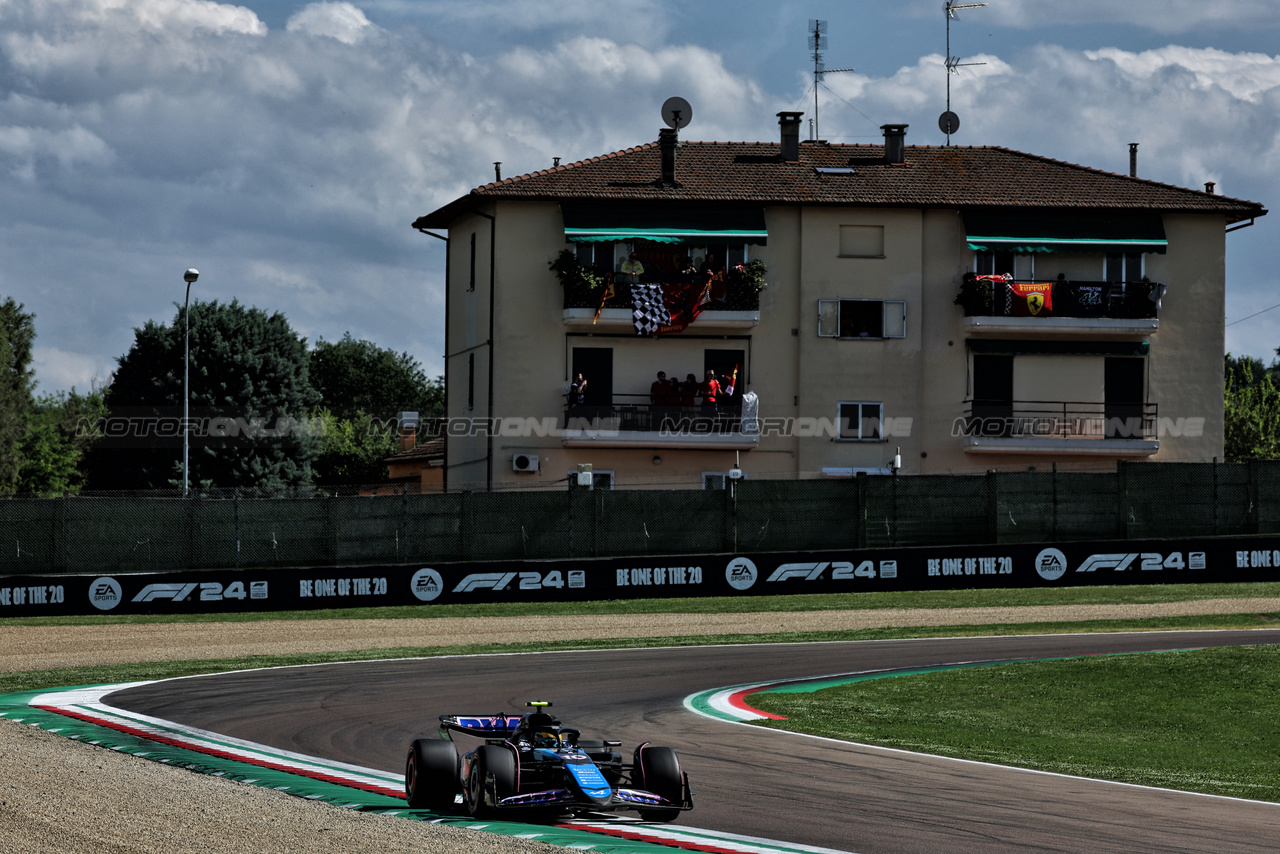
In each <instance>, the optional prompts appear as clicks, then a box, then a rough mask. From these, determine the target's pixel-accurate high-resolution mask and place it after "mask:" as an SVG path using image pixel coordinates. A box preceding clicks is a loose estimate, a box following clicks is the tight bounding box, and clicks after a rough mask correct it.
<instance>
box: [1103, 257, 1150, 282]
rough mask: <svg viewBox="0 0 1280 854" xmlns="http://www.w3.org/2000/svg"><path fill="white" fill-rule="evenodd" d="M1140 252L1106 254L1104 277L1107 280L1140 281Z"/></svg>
mask: <svg viewBox="0 0 1280 854" xmlns="http://www.w3.org/2000/svg"><path fill="white" fill-rule="evenodd" d="M1142 260H1143V258H1142V253H1141V252H1134V253H1131V254H1128V255H1108V256H1107V263H1106V271H1105V274H1104V277H1105V278H1106V280H1107V281H1108V282H1140V281H1142Z"/></svg>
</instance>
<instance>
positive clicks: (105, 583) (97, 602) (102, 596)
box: [89, 576, 124, 611]
mask: <svg viewBox="0 0 1280 854" xmlns="http://www.w3.org/2000/svg"><path fill="white" fill-rule="evenodd" d="M123 596H124V592H123V591H122V590H121V589H120V582H118V581H116V580H115V579H114V578H108V577H107V576H103V577H102V578H95V579H94V580H93V583H92V584H90V585H89V601H90V602H91V603H92V604H93V607H95V608H97V609H98V610H99V611H110V610H111V609H112V608H114V607H115V606H117V605H119V604H120V599H121V598H122V597H123Z"/></svg>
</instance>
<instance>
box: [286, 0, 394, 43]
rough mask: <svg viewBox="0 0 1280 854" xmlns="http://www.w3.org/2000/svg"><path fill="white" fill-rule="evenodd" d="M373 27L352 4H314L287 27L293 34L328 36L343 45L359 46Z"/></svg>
mask: <svg viewBox="0 0 1280 854" xmlns="http://www.w3.org/2000/svg"><path fill="white" fill-rule="evenodd" d="M371 27H373V24H371V23H370V22H369V19H368V18H366V17H365V16H364V12H362V11H360V10H359V9H358V8H357V7H355V6H352V5H351V4H350V3H312V4H311V5H309V6H307V7H306V8H304V9H303V10H302V11H300V12H298V13H297V14H296V15H294V16H293V17H292V18H290V19H289V23H288V24H286V25H285V28H286V29H287V30H288V31H289V32H291V33H295V32H297V33H306V34H307V35H310V36H328V37H329V38H331V39H337V40H338V41H340V42H342V43H343V44H357V43H358V42H360V41H361V40H362V39H363V38H364V37H365V35H367V32H366V31H367V30H369V29H370V28H371Z"/></svg>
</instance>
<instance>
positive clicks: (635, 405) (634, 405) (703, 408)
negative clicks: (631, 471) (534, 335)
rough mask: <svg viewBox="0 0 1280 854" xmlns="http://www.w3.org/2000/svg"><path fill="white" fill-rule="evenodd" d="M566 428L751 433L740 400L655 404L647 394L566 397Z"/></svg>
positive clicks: (750, 420)
mask: <svg viewBox="0 0 1280 854" xmlns="http://www.w3.org/2000/svg"><path fill="white" fill-rule="evenodd" d="M564 427H565V429H566V430H569V431H573V430H609V431H619V432H625V433H661V434H663V435H667V436H681V435H683V436H714V435H724V434H730V433H738V434H741V433H753V432H754V431H755V429H756V420H755V415H754V414H753V413H747V414H746V417H744V413H743V407H742V403H741V399H740V398H737V399H733V400H730V401H728V402H726V403H721V404H718V405H716V406H708V405H703V404H698V403H695V404H692V405H684V404H656V403H653V402H652V401H651V400H650V399H649V396H648V395H639V394H615V395H611V396H610V397H609V398H608V399H607V400H601V399H600V398H595V399H592V398H590V397H588V399H587V400H586V401H585V402H584V403H580V404H579V403H573V402H572V401H570V400H566V408H565V421H564Z"/></svg>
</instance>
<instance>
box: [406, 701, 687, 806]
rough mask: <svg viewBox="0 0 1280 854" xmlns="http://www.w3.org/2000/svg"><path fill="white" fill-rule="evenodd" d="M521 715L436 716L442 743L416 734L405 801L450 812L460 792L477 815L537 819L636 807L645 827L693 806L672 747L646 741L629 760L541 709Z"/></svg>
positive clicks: (613, 744) (541, 705)
mask: <svg viewBox="0 0 1280 854" xmlns="http://www.w3.org/2000/svg"><path fill="white" fill-rule="evenodd" d="M525 705H526V707H530V708H532V709H534V711H531V712H526V713H525V714H523V715H518V716H517V715H508V714H505V713H503V712H498V713H497V714H493V715H441V716H440V727H439V732H440V736H441V737H440V738H419V739H416V740H414V742H413V744H412V745H410V747H409V755H408V757H407V758H406V760H405V774H404V783H405V799H406V800H408V802H409V806H410V807H412V808H414V809H426V810H431V811H433V812H441V813H448V812H452V811H454V810H455V809H456V808H457V801H458V796H459V795H461V796H462V797H461V800H462V804H463V805H464V806H465V808H466V810H467V812H469V813H470V814H471V815H472V816H473V817H474V818H477V819H485V820H489V819H493V818H495V817H510V818H512V819H516V820H521V819H523V820H536V819H538V818H542V817H556V816H559V815H563V814H565V813H569V814H571V815H584V814H589V813H595V812H618V811H625V810H635V811H636V812H638V813H639V815H640V818H641V819H642V820H644V821H655V822H666V821H673V820H674V819H675V818H676V817H677V816H679V814H680V813H681V812H682V811H684V810H689V809H692V808H693V797H692V793H691V792H690V790H689V775H688V774H686V773H685V772H684V771H683V770H682V769H681V767H680V759H679V757H678V756H677V755H676V752H675V751H674V750H672V749H671V748H670V747H659V746H655V745H652V744H650V743H649V742H644V743H642V744H639V745H637V746H636V748H635V750H634V751H633V752H632V755H631V762H630V763H625V762H623V761H622V754H621V753H620V752H619V750H618V748H620V747H621V746H622V742H620V741H609V740H602V741H589V740H585V739H582V738H580V735H581V733H580V731H579V730H578V729H576V728H574V727H568V726H565V725H563V724H562V723H561V722H560V719H559V718H557V717H555V716H554V715H551V714H549V713H548V712H547V711H545V710H546V709H547V708H548V707H549V706H551V703H549V702H547V701H545V700H534V701H531V702H528V703H526V704H525Z"/></svg>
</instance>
